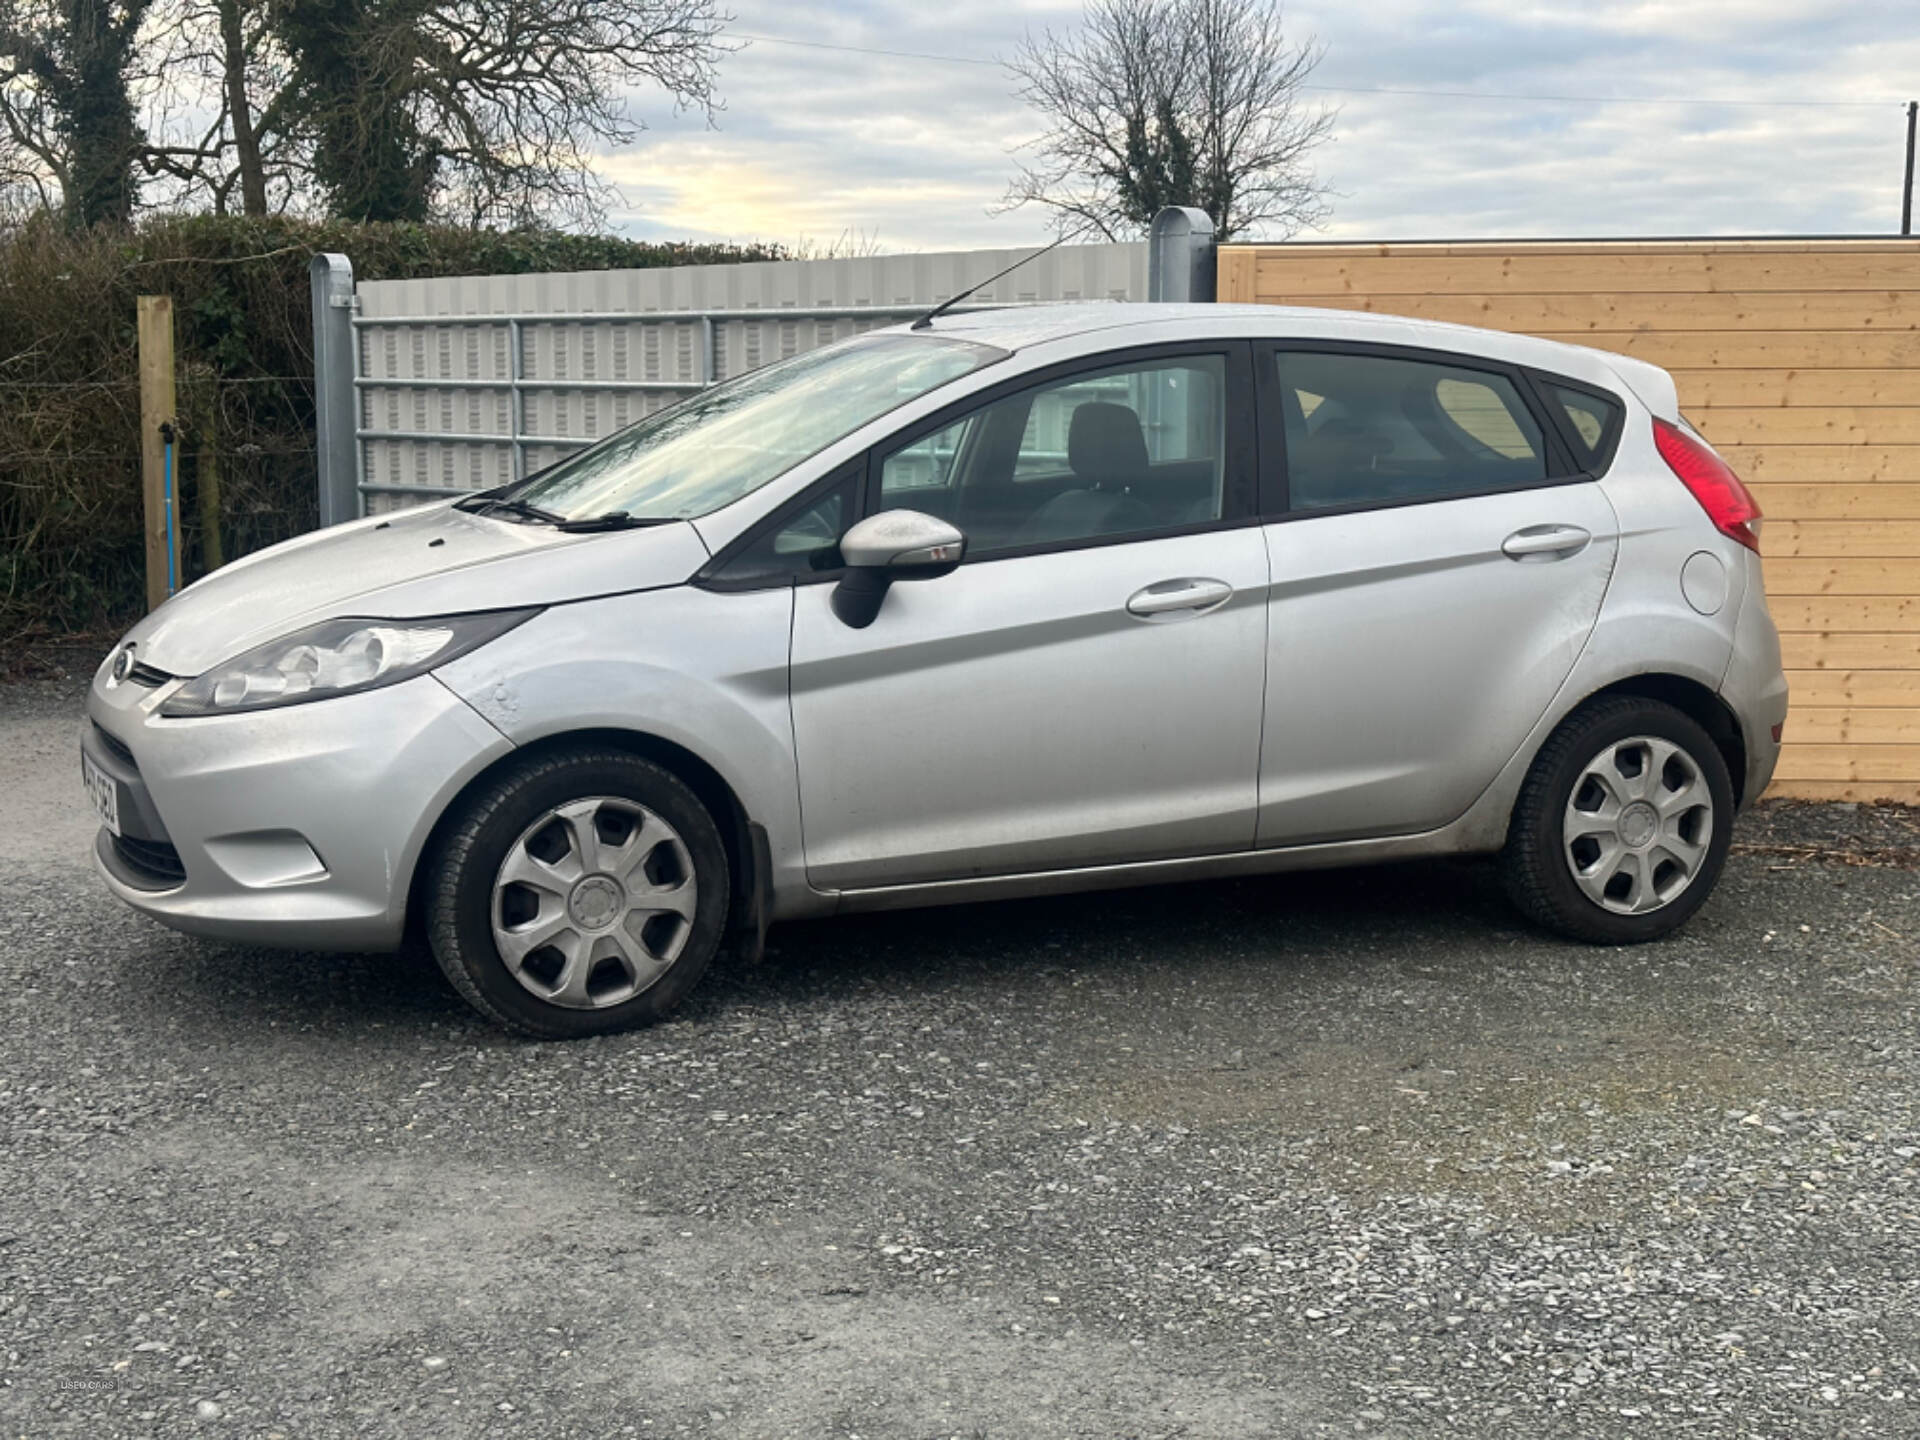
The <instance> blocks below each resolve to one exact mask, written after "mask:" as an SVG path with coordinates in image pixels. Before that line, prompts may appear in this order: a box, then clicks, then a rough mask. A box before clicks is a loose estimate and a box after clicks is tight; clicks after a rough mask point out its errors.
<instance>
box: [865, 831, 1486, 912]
mask: <svg viewBox="0 0 1920 1440" xmlns="http://www.w3.org/2000/svg"><path fill="white" fill-rule="evenodd" d="M1461 832H1462V825H1461V822H1460V821H1455V822H1454V823H1453V824H1451V825H1444V826H1442V827H1441V828H1440V829H1438V830H1426V831H1422V832H1421V833H1419V834H1417V835H1391V836H1385V837H1381V838H1377V839H1371V840H1338V841H1332V842H1328V843H1325V844H1319V845H1290V846H1283V847H1277V848H1273V849H1267V850H1235V851H1232V852H1230V853H1228V854H1225V855H1198V856H1193V857H1191V858H1188V859H1182V860H1140V861H1131V862H1128V863H1126V864H1122V865H1087V866H1080V867H1077V868H1074V869H1066V870H1030V871H1023V872H1021V873H1019V874H1014V875H981V876H974V877H970V878H968V879H964V880H924V881H919V882H916V883H914V884H911V885H874V886H867V887H863V888H860V889H850V890H841V891H839V892H838V894H837V896H835V903H834V911H835V913H836V914H841V915H848V914H853V913H856V912H859V911H866V910H909V909H914V908H916V907H918V906H922V905H964V904H969V903H972V902H975V901H985V900H1015V899H1021V898H1024V897H1027V896H1035V895H1068V894H1072V893H1074V892H1075V891H1082V890H1117V889H1124V888H1126V887H1128V886H1133V885H1172V884H1178V883H1180V882H1182V881H1187V880H1221V879H1230V878H1232V877H1233V876H1236V875H1268V874H1276V873H1279V872H1281V871H1286V870H1315V869H1329V868H1333V867H1336V866H1342V865H1377V864H1385V863H1387V862H1389V861H1393V860H1414V859H1420V858H1422V857H1426V856H1433V855H1450V854H1457V853H1461V852H1462V850H1463V845H1462V833H1461Z"/></svg>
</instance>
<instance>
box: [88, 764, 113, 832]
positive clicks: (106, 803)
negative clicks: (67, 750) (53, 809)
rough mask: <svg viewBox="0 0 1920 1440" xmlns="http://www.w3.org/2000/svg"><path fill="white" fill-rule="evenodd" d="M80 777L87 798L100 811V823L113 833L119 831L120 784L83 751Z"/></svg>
mask: <svg viewBox="0 0 1920 1440" xmlns="http://www.w3.org/2000/svg"><path fill="white" fill-rule="evenodd" d="M80 779H81V781H82V783H84V784H85V785H86V787H87V798H88V799H89V800H91V801H93V808H94V809H96V810H98V811H99V812H100V823H101V824H103V825H105V826H106V827H107V829H109V830H111V831H112V832H113V833H114V834H116V835H118V834H119V833H120V786H119V785H118V784H117V783H115V781H114V778H113V777H112V776H111V775H109V774H107V772H106V771H104V770H102V769H101V768H100V767H99V766H98V765H96V764H94V763H93V759H92V757H91V756H89V755H88V754H87V753H86V752H85V751H82V752H81V754H80Z"/></svg>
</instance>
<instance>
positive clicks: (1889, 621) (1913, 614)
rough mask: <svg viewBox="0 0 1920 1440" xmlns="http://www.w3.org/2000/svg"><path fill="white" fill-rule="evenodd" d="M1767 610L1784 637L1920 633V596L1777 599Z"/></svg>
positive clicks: (1771, 597) (1769, 602)
mask: <svg viewBox="0 0 1920 1440" xmlns="http://www.w3.org/2000/svg"><path fill="white" fill-rule="evenodd" d="M1767 608H1768V609H1769V610H1771V611H1772V612H1773V622H1774V624H1776V625H1778V626H1779V627H1780V629H1781V631H1782V633H1799V632H1801V631H1812V632H1815V633H1818V632H1820V631H1824V630H1871V631H1880V632H1886V631H1909V630H1920V596H1913V595H1775V594H1773V593H1772V592H1771V591H1769V592H1768V594H1767Z"/></svg>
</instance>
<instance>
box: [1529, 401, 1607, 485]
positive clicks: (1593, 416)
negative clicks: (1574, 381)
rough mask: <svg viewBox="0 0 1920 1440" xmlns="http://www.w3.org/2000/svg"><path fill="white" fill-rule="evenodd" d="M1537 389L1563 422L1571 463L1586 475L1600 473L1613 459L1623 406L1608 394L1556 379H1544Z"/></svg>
mask: <svg viewBox="0 0 1920 1440" xmlns="http://www.w3.org/2000/svg"><path fill="white" fill-rule="evenodd" d="M1540 388H1541V391H1542V393H1543V394H1544V395H1545V396H1546V399H1547V403H1548V404H1549V405H1550V406H1552V407H1553V409H1554V412H1555V414H1556V416H1557V417H1558V418H1560V419H1563V420H1564V421H1565V422H1566V423H1565V424H1564V425H1563V426H1562V427H1561V428H1562V429H1563V430H1564V431H1565V432H1566V438H1567V444H1568V445H1569V446H1570V447H1571V448H1572V450H1573V458H1574V462H1575V463H1576V464H1577V465H1579V467H1580V468H1581V469H1582V470H1584V471H1586V472H1587V473H1588V474H1589V475H1599V474H1602V473H1603V472H1604V471H1605V470H1606V468H1607V466H1608V465H1610V464H1611V463H1612V462H1613V451H1614V447H1615V446H1617V445H1618V444H1619V443H1620V427H1621V424H1622V423H1623V422H1624V421H1625V419H1626V414H1627V410H1626V406H1624V405H1622V404H1621V403H1620V402H1619V401H1618V400H1616V399H1614V398H1613V397H1612V396H1611V395H1604V394H1602V393H1600V392H1599V391H1597V390H1587V389H1584V388H1576V387H1574V386H1571V385H1563V384H1561V383H1560V382H1559V381H1557V380H1547V381H1545V382H1543V383H1542V385H1541V387H1540Z"/></svg>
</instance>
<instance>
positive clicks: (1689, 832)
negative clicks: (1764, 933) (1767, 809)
mask: <svg viewBox="0 0 1920 1440" xmlns="http://www.w3.org/2000/svg"><path fill="white" fill-rule="evenodd" d="M1733 809H1734V804H1733V782H1732V780H1731V778H1730V777H1729V775H1728V771H1727V762H1726V759H1725V757H1724V756H1722V754H1721V753H1720V748H1719V747H1718V746H1717V745H1715V744H1714V742H1713V739H1712V737H1710V736H1709V735H1708V734H1707V733H1706V731H1705V730H1703V729H1702V728H1701V727H1700V726H1699V724H1698V723H1697V722H1695V721H1694V720H1693V719H1692V718H1691V717H1689V716H1687V715H1686V714H1684V713H1682V712H1681V711H1679V710H1676V709H1675V708H1674V707H1673V706H1671V705H1667V704H1664V703H1662V702H1660V701H1657V700H1647V699H1642V698H1640V697H1637V696H1618V697H1615V698H1612V699H1607V700H1602V701H1598V702H1596V703H1594V704H1592V705H1589V706H1586V707H1585V708H1583V709H1581V710H1578V711H1576V712H1575V713H1574V714H1573V715H1571V716H1569V717H1568V718H1567V720H1565V721H1564V722H1563V723H1562V724H1561V726H1560V728H1559V729H1558V730H1556V731H1555V732H1554V734H1553V736H1552V738H1550V739H1549V740H1548V741H1547V743H1546V745H1544V746H1543V747H1542V748H1541V751H1540V754H1539V755H1538V756H1537V757H1536V758H1535V760H1534V762H1533V768H1532V770H1531V771H1530V772H1529V773H1528V775H1527V781H1526V784H1525V785H1524V786H1523V787H1522V789H1521V792H1520V798H1519V801H1518V802H1517V803H1516V804H1515V806H1514V812H1513V822H1512V825H1511V827H1510V829H1509V831H1508V835H1507V845H1506V849H1505V851H1504V852H1503V853H1502V856H1501V863H1502V868H1503V870H1504V873H1505V878H1506V882H1507V889H1508V892H1509V893H1510V894H1511V895H1512V896H1513V898H1514V901H1515V903H1516V904H1517V905H1518V906H1519V907H1520V909H1521V910H1522V911H1524V912H1525V913H1526V914H1527V915H1528V916H1530V917H1531V918H1532V919H1533V920H1535V921H1537V922H1538V923H1539V924H1541V925H1543V926H1545V927H1546V928H1547V929H1549V930H1553V931H1556V932H1558V933H1559V934H1562V935H1566V936H1569V937H1571V938H1573V939H1576V940H1585V941H1589V942H1592V943H1594V944H1601V945H1626V944H1635V943H1638V942H1640V941H1644V940H1654V939H1658V938H1659V937H1660V936H1662V935H1666V934H1668V933H1670V932H1671V931H1673V930H1675V929H1678V928H1679V927H1680V926H1681V925H1683V924H1684V923H1686V921H1687V920H1688V918H1689V917H1691V916H1692V915H1693V913H1694V912H1695V911H1696V910H1698V909H1699V908H1700V907H1701V906H1702V905H1704V904H1705V903H1706V900H1707V897H1708V895H1710V894H1711V893H1712V891H1713V887H1714V884H1715V883H1716V882H1717V881H1718V880H1719V878H1720V871H1721V869H1722V868H1723V867H1724V866H1725V864H1726V858H1727V847H1728V845H1729V843H1730V842H1731V839H1732V826H1733Z"/></svg>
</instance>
